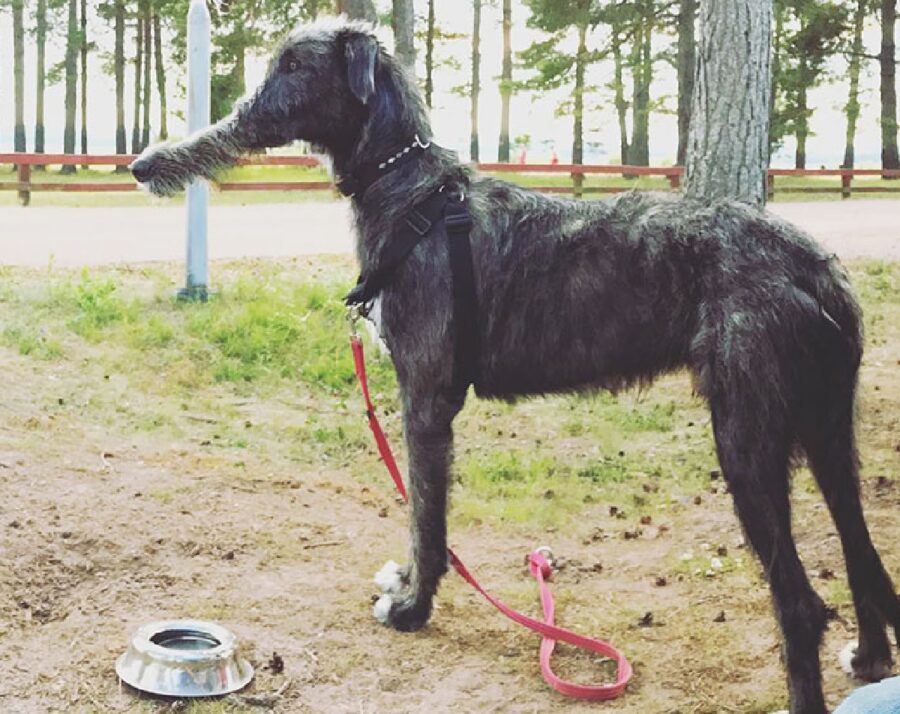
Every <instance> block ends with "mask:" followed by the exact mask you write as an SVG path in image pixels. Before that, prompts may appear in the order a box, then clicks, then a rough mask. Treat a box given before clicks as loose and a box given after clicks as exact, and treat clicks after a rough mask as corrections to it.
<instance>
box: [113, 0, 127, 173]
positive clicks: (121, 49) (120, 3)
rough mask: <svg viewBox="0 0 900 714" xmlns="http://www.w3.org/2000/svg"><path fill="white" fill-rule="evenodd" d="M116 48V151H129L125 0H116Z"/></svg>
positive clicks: (122, 170) (120, 170)
mask: <svg viewBox="0 0 900 714" xmlns="http://www.w3.org/2000/svg"><path fill="white" fill-rule="evenodd" d="M115 2H116V4H115V23H116V48H115V51H114V54H113V67H114V69H115V75H116V153H117V154H127V153H128V137H127V135H126V134H125V0H115ZM127 170H128V169H127V168H126V167H125V166H116V173H125V172H126V171H127Z"/></svg>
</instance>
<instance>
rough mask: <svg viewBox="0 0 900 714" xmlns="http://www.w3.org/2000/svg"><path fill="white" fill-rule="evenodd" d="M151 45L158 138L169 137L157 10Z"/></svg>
mask: <svg viewBox="0 0 900 714" xmlns="http://www.w3.org/2000/svg"><path fill="white" fill-rule="evenodd" d="M153 47H154V54H155V55H156V57H155V66H156V89H157V93H158V95H159V140H160V141H165V140H166V139H168V138H169V117H168V106H167V102H166V66H165V64H164V62H163V51H162V22H161V21H160V19H159V12H158V11H154V12H153Z"/></svg>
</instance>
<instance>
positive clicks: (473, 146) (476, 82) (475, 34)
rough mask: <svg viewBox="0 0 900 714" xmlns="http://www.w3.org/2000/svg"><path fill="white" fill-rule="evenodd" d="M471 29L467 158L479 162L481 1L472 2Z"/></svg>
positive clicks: (474, 0)
mask: <svg viewBox="0 0 900 714" xmlns="http://www.w3.org/2000/svg"><path fill="white" fill-rule="evenodd" d="M472 9H473V15H474V17H473V27H472V96H471V109H470V117H471V121H472V131H471V138H470V140H469V158H470V159H471V160H472V161H476V162H477V161H479V146H478V143H479V142H478V95H479V94H480V93H481V0H473V2H472Z"/></svg>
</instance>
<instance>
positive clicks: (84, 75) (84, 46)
mask: <svg viewBox="0 0 900 714" xmlns="http://www.w3.org/2000/svg"><path fill="white" fill-rule="evenodd" d="M80 40H81V153H82V154H87V152H88V130H87V80H88V71H87V61H88V41H87V0H81V38H80ZM81 168H83V169H85V170H87V169H88V168H90V167H89V166H88V165H87V164H82V165H81Z"/></svg>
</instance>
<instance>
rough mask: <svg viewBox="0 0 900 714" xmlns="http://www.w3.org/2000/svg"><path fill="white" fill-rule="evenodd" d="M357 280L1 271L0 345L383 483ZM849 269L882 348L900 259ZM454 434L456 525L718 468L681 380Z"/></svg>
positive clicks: (645, 495)
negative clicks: (357, 324) (370, 415)
mask: <svg viewBox="0 0 900 714" xmlns="http://www.w3.org/2000/svg"><path fill="white" fill-rule="evenodd" d="M351 276H352V269H351V266H350V265H349V264H348V263H347V262H346V261H345V260H344V259H333V260H332V261H331V263H330V264H328V265H326V267H325V269H321V268H314V267H313V265H312V264H311V263H304V262H302V261H296V262H294V263H293V264H291V263H288V264H282V263H275V262H264V261H257V262H250V263H243V264H240V265H235V266H230V267H224V268H222V274H221V276H220V279H219V280H218V281H217V282H219V283H220V285H221V292H220V293H219V295H218V296H217V297H215V298H214V299H212V300H211V301H210V302H209V303H207V304H196V303H180V302H177V301H176V300H175V299H174V298H173V297H172V296H173V286H174V280H175V276H174V275H173V274H169V273H166V272H165V270H164V269H160V268H140V269H126V268H123V269H103V270H96V271H87V270H84V271H81V272H68V271H61V270H50V271H49V272H45V271H14V270H5V271H3V272H2V273H0V325H2V329H0V344H2V345H5V346H7V347H8V348H10V349H11V350H13V351H14V352H15V353H17V354H19V355H21V356H23V357H25V358H26V359H32V360H35V361H39V362H50V363H56V364H58V365H59V369H60V370H63V371H67V370H74V371H75V372H77V373H79V375H80V376H79V382H78V385H77V386H73V387H71V389H70V393H67V394H63V395H62V396H59V395H58V394H57V391H58V390H57V391H54V392H53V395H50V394H47V395H42V396H40V397H36V398H41V399H45V400H47V401H48V403H51V404H53V402H54V401H55V400H57V398H58V400H59V403H58V404H54V406H53V408H54V409H56V410H62V411H65V410H76V409H77V410H79V413H80V414H89V415H93V416H95V417H96V418H97V419H98V420H99V421H100V422H101V423H105V424H107V425H108V426H109V427H110V428H115V429H118V430H120V431H122V432H123V433H141V432H145V433H162V434H169V435H171V437H172V438H183V437H184V435H185V434H186V433H190V434H193V435H194V438H195V439H196V440H197V441H200V443H201V446H203V449H204V450H205V451H206V452H210V453H221V454H222V456H223V458H225V459H226V460H228V461H229V463H240V464H243V462H244V459H245V457H244V456H243V455H242V453H243V452H247V451H250V452H254V453H256V454H266V453H272V450H275V451H276V452H278V453H281V454H283V455H284V456H285V457H286V458H289V459H291V460H293V461H295V462H297V463H298V465H299V466H300V467H301V468H302V467H304V466H305V467H308V468H317V465H318V466H319V467H320V466H321V464H323V463H324V464H332V465H335V466H340V467H345V468H348V469H350V471H351V472H353V473H354V475H356V476H358V477H359V478H360V479H361V480H363V481H370V480H373V479H378V480H380V479H381V478H382V474H381V473H380V471H379V468H380V467H379V466H378V465H377V459H376V457H375V455H374V449H373V447H372V444H371V437H370V434H369V433H368V430H367V428H366V426H365V421H364V419H362V417H361V411H360V410H361V405H360V402H359V398H358V395H357V390H358V387H357V385H356V384H355V379H354V376H353V367H352V361H351V357H350V354H349V349H348V347H347V336H346V328H345V323H344V312H343V306H342V301H341V298H342V295H343V294H344V292H345V291H346V289H347V287H348V286H349V285H350V284H351ZM852 278H853V281H854V284H855V285H856V287H857V289H858V292H859V294H860V296H861V299H862V302H863V304H864V308H865V313H866V315H867V321H868V324H867V327H868V339H869V341H870V343H874V344H878V343H879V341H880V340H881V341H883V340H884V339H885V329H886V327H887V326H888V325H889V324H890V321H891V319H893V316H895V315H896V314H897V309H896V306H897V305H898V304H900V298H898V295H900V291H898V289H897V288H898V285H900V265H898V264H895V263H880V262H869V263H865V264H862V265H861V266H859V267H857V268H854V272H853V275H852ZM369 355H370V366H369V369H370V377H371V383H372V389H373V393H374V394H375V395H376V397H375V398H376V402H377V404H378V408H379V411H380V413H381V415H382V417H383V420H384V423H385V425H386V428H387V429H388V431H389V433H391V436H392V440H393V441H394V442H395V443H396V442H398V441H399V432H400V428H399V400H398V397H397V385H396V381H395V377H394V374H393V370H392V368H391V365H390V363H389V360H388V359H386V358H384V357H379V356H377V355H378V353H377V351H376V350H369ZM54 389H57V388H56V387H54ZM245 402H251V403H258V404H260V405H261V406H260V409H259V411H260V414H259V416H255V417H254V418H253V419H252V420H251V419H247V418H246V417H245V416H242V412H241V410H240V409H238V408H236V407H235V406H234V405H235V404H236V403H245ZM458 432H460V434H461V437H462V438H461V439H460V448H459V450H458V453H457V474H458V477H457V484H456V487H455V494H454V507H453V519H454V520H455V521H456V523H457V524H463V525H472V524H476V525H477V524H480V523H493V524H503V525H505V526H508V527H511V528H518V527H529V526H533V525H542V526H549V525H550V524H559V523H564V522H566V520H567V519H572V518H577V516H578V513H579V511H581V510H582V509H583V508H584V507H585V506H587V505H590V504H598V503H611V504H617V505H618V506H619V507H621V508H622V509H624V510H626V511H628V512H629V513H631V514H637V513H639V512H649V511H650V510H653V509H658V508H667V507H669V506H670V505H671V504H678V503H679V502H680V501H687V500H689V499H691V498H692V497H694V496H695V495H698V494H702V493H704V492H706V491H707V490H708V489H709V488H710V487H711V483H710V471H711V470H712V469H714V468H715V467H716V459H715V453H714V447H713V442H712V437H711V433H710V427H709V419H708V414H707V413H706V409H705V407H704V405H703V404H702V403H701V401H700V400H698V399H696V398H691V397H690V394H689V393H688V392H687V391H686V389H685V385H684V383H683V382H681V381H679V380H675V381H674V382H672V384H670V385H668V386H667V383H665V382H664V384H663V386H662V387H661V388H659V389H655V390H653V391H652V392H650V393H649V394H642V393H640V392H634V391H632V392H628V393H625V394H622V395H619V396H613V395H610V394H605V393H603V394H591V395H581V396H571V397H549V398H545V399H539V400H533V401H530V402H528V403H526V404H523V405H520V406H518V407H515V408H513V407H512V406H509V405H506V404H502V403H493V402H481V401H477V400H474V399H473V400H470V401H469V403H468V404H467V407H466V409H465V410H464V412H463V413H462V415H461V417H460V419H459V420H458ZM398 447H399V444H398ZM399 451H400V453H401V454H402V452H403V450H402V449H399ZM236 470H239V469H236ZM150 495H151V497H153V498H155V499H157V500H160V501H162V502H167V501H168V500H171V498H172V497H174V495H176V494H175V493H174V492H170V491H167V490H161V491H160V492H159V493H153V494H150Z"/></svg>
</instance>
